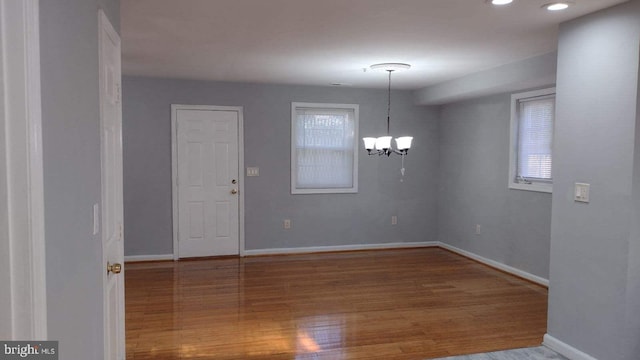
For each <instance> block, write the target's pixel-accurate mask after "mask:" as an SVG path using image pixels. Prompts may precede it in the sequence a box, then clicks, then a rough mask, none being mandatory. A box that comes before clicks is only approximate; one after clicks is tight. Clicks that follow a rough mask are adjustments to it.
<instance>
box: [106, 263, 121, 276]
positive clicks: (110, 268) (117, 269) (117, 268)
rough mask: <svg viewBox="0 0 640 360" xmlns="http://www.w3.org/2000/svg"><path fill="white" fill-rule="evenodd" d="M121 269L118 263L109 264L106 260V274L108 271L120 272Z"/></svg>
mask: <svg viewBox="0 0 640 360" xmlns="http://www.w3.org/2000/svg"><path fill="white" fill-rule="evenodd" d="M121 271H122V265H121V264H119V263H115V264H110V263H108V262H107V274H108V273H114V274H120V272H121Z"/></svg>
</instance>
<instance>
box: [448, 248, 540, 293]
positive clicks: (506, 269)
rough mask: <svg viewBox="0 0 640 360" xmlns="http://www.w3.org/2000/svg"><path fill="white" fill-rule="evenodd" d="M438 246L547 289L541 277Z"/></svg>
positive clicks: (466, 252) (462, 251) (459, 250)
mask: <svg viewBox="0 0 640 360" xmlns="http://www.w3.org/2000/svg"><path fill="white" fill-rule="evenodd" d="M438 246H440V247H441V248H443V249H447V250H449V251H453V252H454V253H457V254H460V255H462V256H465V257H468V258H470V259H473V260H476V261H478V262H481V263H483V264H485V265H488V266H491V267H493V268H496V269H499V270H502V271H504V272H507V273H509V274H513V275H515V276H518V277H521V278H523V279H527V280H529V281H531V282H534V283H536V284H539V285H542V286H546V287H549V280H548V279H545V278H543V277H540V276H537V275H533V274H530V273H528V272H526V271H523V270H520V269H516V268H514V267H512V266H509V265H505V264H503V263H500V262H497V261H495V260H491V259H487V258H486V257H483V256H480V255H477V254H474V253H472V252H469V251H466V250H462V249H460V248H457V247H455V246H452V245H449V244H445V243H443V242H439V243H438Z"/></svg>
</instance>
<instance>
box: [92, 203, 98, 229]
mask: <svg viewBox="0 0 640 360" xmlns="http://www.w3.org/2000/svg"><path fill="white" fill-rule="evenodd" d="M99 232H100V205H99V204H93V235H98V233H99Z"/></svg>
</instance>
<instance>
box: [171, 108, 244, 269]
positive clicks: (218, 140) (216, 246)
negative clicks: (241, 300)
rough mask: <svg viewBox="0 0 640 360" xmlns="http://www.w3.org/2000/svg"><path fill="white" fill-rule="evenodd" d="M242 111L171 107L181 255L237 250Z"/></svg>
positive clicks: (234, 252)
mask: <svg viewBox="0 0 640 360" xmlns="http://www.w3.org/2000/svg"><path fill="white" fill-rule="evenodd" d="M240 111H241V110H240V109H238V108H224V107H204V106H196V107H189V106H187V105H174V106H173V108H172V113H173V117H172V118H173V123H174V124H173V126H174V173H175V174H174V181H175V182H176V183H177V184H174V190H175V189H177V194H175V195H176V197H175V198H174V199H175V200H176V203H177V209H174V210H175V211H174V214H175V213H176V212H177V214H176V215H177V219H176V218H174V226H176V227H177V229H176V230H177V242H178V244H177V246H178V249H177V250H178V254H177V255H178V257H180V258H184V257H202V256H218V255H237V254H238V253H239V249H240V245H239V218H240V217H239V200H238V199H239V195H238V192H239V189H240V188H239V181H240V179H239V171H238V169H239V165H238V159H239V152H238V133H239V124H240V117H241V113H240ZM174 207H175V204H174ZM176 220H177V221H176Z"/></svg>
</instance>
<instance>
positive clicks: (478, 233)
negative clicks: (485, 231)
mask: <svg viewBox="0 0 640 360" xmlns="http://www.w3.org/2000/svg"><path fill="white" fill-rule="evenodd" d="M481 233H482V226H480V224H476V235H480V234H481Z"/></svg>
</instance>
